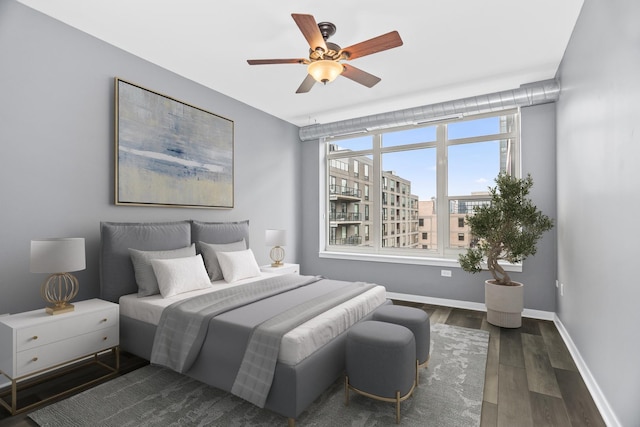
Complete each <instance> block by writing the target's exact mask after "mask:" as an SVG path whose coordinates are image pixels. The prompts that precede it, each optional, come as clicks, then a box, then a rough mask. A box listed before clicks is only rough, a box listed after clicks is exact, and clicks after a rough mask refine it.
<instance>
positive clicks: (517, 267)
mask: <svg viewBox="0 0 640 427" xmlns="http://www.w3.org/2000/svg"><path fill="white" fill-rule="evenodd" d="M318 256H319V257H320V258H329V259H342V260H349V261H369V262H384V263H389V264H412V265H429V266H433V267H447V268H460V263H459V262H458V260H457V259H452V258H434V257H418V256H406V255H404V256H400V255H388V254H367V253H355V252H335V251H320V252H319V253H318ZM500 264H501V265H502V266H503V267H504V269H505V270H506V271H511V272H518V273H521V272H522V264H508V263H500ZM483 268H486V265H484V264H483Z"/></svg>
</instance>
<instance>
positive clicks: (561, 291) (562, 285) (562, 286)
mask: <svg viewBox="0 0 640 427" xmlns="http://www.w3.org/2000/svg"><path fill="white" fill-rule="evenodd" d="M560 296H561V297H563V296H564V283H560Z"/></svg>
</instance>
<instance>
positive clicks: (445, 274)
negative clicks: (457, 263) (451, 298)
mask: <svg viewBox="0 0 640 427" xmlns="http://www.w3.org/2000/svg"><path fill="white" fill-rule="evenodd" d="M440 275H441V276H442V277H451V270H440Z"/></svg>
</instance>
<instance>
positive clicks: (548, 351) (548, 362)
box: [395, 301, 606, 427]
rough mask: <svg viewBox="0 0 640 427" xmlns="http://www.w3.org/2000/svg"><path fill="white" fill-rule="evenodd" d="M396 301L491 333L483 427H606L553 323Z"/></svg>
mask: <svg viewBox="0 0 640 427" xmlns="http://www.w3.org/2000/svg"><path fill="white" fill-rule="evenodd" d="M395 303H396V304H404V305H412V306H414V307H419V308H422V309H423V310H425V311H426V312H427V313H429V317H430V321H431V324H434V323H446V324H448V325H455V326H462V327H465V328H472V329H482V330H485V331H488V332H489V333H490V335H489V349H488V354H487V367H486V375H485V386H484V397H483V402H482V419H481V423H480V426H481V427H495V426H500V427H502V426H504V427H515V426H517V427H527V426H531V427H541V426H572V427H578V426H580V427H583V426H606V424H605V422H604V421H603V419H602V417H601V416H600V412H599V411H598V408H597V407H596V405H595V403H594V402H593V399H592V398H591V394H590V393H589V391H588V389H587V386H586V385H585V383H584V381H583V379H582V377H581V376H580V373H579V372H578V369H577V367H576V365H575V363H574V362H573V359H572V357H571V354H570V353H569V350H568V349H567V347H566V345H565V344H564V341H563V340H562V338H561V336H560V333H559V332H558V329H557V328H556V326H555V324H554V323H553V322H550V321H546V320H535V319H528V318H523V319H522V327H521V328H518V329H504V328H499V327H496V326H493V325H490V324H489V323H487V314H486V313H484V312H481V311H471V310H462V309H456V308H448V307H440V306H433V305H427V304H414V303H406V302H401V301H396V302H395Z"/></svg>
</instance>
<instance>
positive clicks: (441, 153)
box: [318, 108, 522, 272]
mask: <svg viewBox="0 0 640 427" xmlns="http://www.w3.org/2000/svg"><path fill="white" fill-rule="evenodd" d="M508 114H516V120H515V122H516V123H514V125H515V129H514V130H513V131H512V132H511V136H510V137H509V138H505V135H504V134H497V135H482V136H478V137H470V138H462V139H457V140H454V141H455V142H453V143H452V141H447V135H446V127H439V128H438V129H437V133H438V135H437V137H436V141H435V142H427V143H418V144H407V145H403V146H390V147H382V143H381V135H382V134H384V133H385V132H388V131H398V130H402V129H409V128H411V127H398V128H388V129H385V130H384V131H377V132H375V131H374V132H370V133H367V134H369V135H373V148H372V150H363V151H349V150H345V151H344V152H342V151H341V152H340V154H338V155H334V158H341V157H343V158H350V157H356V156H359V155H362V156H369V155H372V157H373V162H374V164H373V170H374V171H376V173H375V174H371V171H370V170H369V165H368V164H366V163H364V164H363V167H364V171H365V173H366V175H368V176H369V182H370V183H371V184H370V187H371V189H370V191H369V195H370V199H371V200H372V201H373V206H378V207H379V209H372V210H371V212H370V216H371V217H372V222H373V223H374V224H382V221H381V219H382V218H381V217H382V203H381V202H382V201H381V200H380V199H381V197H382V196H381V194H382V191H381V190H382V182H381V181H382V173H381V164H380V162H381V159H382V154H384V153H391V152H397V151H406V150H407V147H408V146H411V147H412V148H429V147H431V146H433V145H434V144H435V145H436V146H437V150H438V152H437V165H438V168H437V183H438V184H437V185H438V187H439V188H438V194H446V192H445V191H444V190H445V189H446V188H447V173H448V171H447V168H446V167H442V165H446V162H447V158H446V153H447V149H446V148H447V146H449V145H455V144H464V143H470V142H476V141H485V140H486V141H489V140H503V139H513V138H515V139H516V140H517V141H518V143H517V144H515V150H514V153H512V155H513V156H514V167H515V170H514V171H512V173H515V174H516V176H520V175H521V161H522V159H521V155H520V153H521V149H520V144H521V137H520V117H521V115H520V109H519V108H518V109H512V110H506V111H501V112H493V113H487V114H480V115H474V116H468V117H464V118H461V119H445V120H441V121H433V122H430V123H429V124H428V125H423V126H433V125H437V124H446V123H453V122H459V121H464V120H477V119H481V118H486V117H494V116H500V115H508ZM414 127H419V126H414ZM443 133H444V135H443ZM340 139H349V137H344V138H339V137H336V138H321V139H320V144H319V161H320V167H319V170H320V179H319V194H320V215H319V218H320V221H319V251H318V256H319V257H320V258H330V259H342V260H357V261H372V262H386V263H398V264H417V265H430V266H441V267H460V264H459V262H458V256H457V255H458V254H459V253H462V252H464V250H455V249H446V250H445V249H444V248H445V242H444V239H445V236H448V235H449V232H450V230H449V228H450V227H449V221H438V231H437V233H438V243H437V245H438V248H443V249H438V251H439V252H440V253H439V254H434V251H432V250H429V249H426V250H425V249H415V250H411V249H406V248H405V249H402V250H401V252H402V253H400V251H398V250H397V249H396V250H395V251H394V249H393V248H385V247H383V246H384V245H383V242H382V239H383V238H384V237H383V236H381V234H382V227H379V226H374V227H370V228H369V239H370V241H373V242H376V244H377V245H379V246H377V247H376V248H375V249H374V250H371V251H370V250H363V249H365V248H360V247H354V248H350V247H341V248H340V250H333V249H328V237H329V232H330V230H329V229H330V227H328V220H327V212H328V210H327V209H328V206H329V201H328V197H327V196H328V187H327V186H328V185H329V174H328V173H327V171H328V168H327V158H328V154H329V144H328V143H327V141H331V142H332V143H333V142H334V141H339V140H340ZM443 144H444V145H443ZM367 185H369V184H367ZM440 187H442V188H440ZM372 189H373V191H371V190H372ZM437 210H438V212H448V211H449V197H439V198H438V206H437ZM389 249H390V250H389ZM503 267H504V268H505V270H507V271H513V272H521V271H522V264H508V263H506V264H504V265H503Z"/></svg>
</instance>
